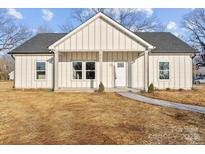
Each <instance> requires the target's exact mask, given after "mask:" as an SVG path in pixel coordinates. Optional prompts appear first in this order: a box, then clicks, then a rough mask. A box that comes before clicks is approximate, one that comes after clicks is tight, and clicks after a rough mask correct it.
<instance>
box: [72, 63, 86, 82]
mask: <svg viewBox="0 0 205 154" xmlns="http://www.w3.org/2000/svg"><path fill="white" fill-rule="evenodd" d="M74 62H80V63H81V64H82V69H81V70H74V69H73V63H74ZM71 68H72V76H71V79H72V80H74V81H78V80H79V81H82V80H83V61H72V63H71ZM74 71H79V72H80V71H81V72H82V79H74V78H73V72H74Z"/></svg>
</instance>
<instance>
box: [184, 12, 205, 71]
mask: <svg viewBox="0 0 205 154" xmlns="http://www.w3.org/2000/svg"><path fill="white" fill-rule="evenodd" d="M183 27H184V28H185V29H186V30H187V32H188V33H189V34H190V35H189V38H188V42H189V43H190V44H191V45H192V46H193V47H194V48H195V49H197V50H198V51H199V52H200V53H199V54H198V55H197V56H196V58H195V62H196V65H197V66H204V67H205V9H195V10H194V11H192V12H190V13H189V14H187V15H186V16H185V17H184V20H183Z"/></svg>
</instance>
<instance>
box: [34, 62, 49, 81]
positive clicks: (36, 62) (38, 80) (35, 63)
mask: <svg viewBox="0 0 205 154" xmlns="http://www.w3.org/2000/svg"><path fill="white" fill-rule="evenodd" d="M38 62H44V63H45V79H37V69H36V66H37V63H38ZM34 70H35V72H34V73H35V80H36V81H45V80H47V63H46V60H35V69H34Z"/></svg>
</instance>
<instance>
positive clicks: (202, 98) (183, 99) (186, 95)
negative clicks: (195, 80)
mask: <svg viewBox="0 0 205 154" xmlns="http://www.w3.org/2000/svg"><path fill="white" fill-rule="evenodd" d="M141 94H142V95H144V96H148V97H152V98H158V99H162V100H168V101H173V102H177V103H184V104H191V105H199V106H205V85H197V86H195V87H194V88H193V90H157V91H155V92H154V93H153V94H152V93H144V92H142V93H141Z"/></svg>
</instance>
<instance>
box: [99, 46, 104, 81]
mask: <svg viewBox="0 0 205 154" xmlns="http://www.w3.org/2000/svg"><path fill="white" fill-rule="evenodd" d="M102 63H103V51H102V50H100V51H99V65H100V70H99V71H100V77H99V79H100V82H102V76H103V75H102V71H103V69H102V67H103V65H102Z"/></svg>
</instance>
